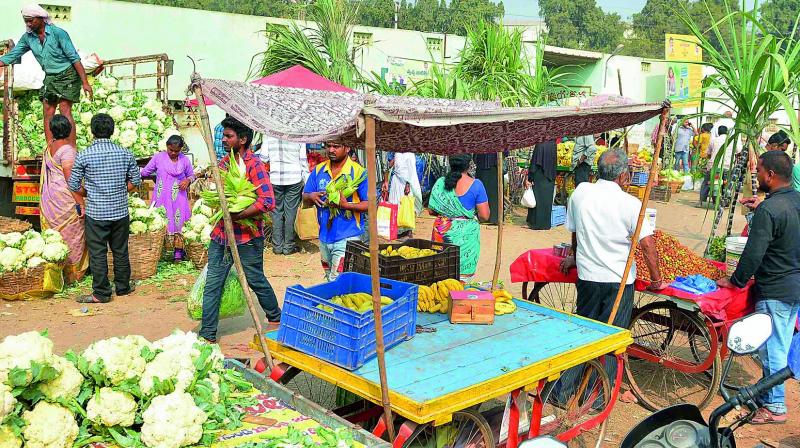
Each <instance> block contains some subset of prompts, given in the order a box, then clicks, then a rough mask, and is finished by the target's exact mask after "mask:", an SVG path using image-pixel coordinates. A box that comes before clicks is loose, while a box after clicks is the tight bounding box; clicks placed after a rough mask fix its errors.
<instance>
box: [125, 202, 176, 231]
mask: <svg viewBox="0 0 800 448" xmlns="http://www.w3.org/2000/svg"><path fill="white" fill-rule="evenodd" d="M128 213H129V214H130V218H131V227H130V234H131V235H138V234H140V233H147V232H158V231H159V230H162V229H163V228H164V227H166V226H167V212H166V210H164V207H153V206H152V205H150V206H148V205H147V203H146V202H145V201H144V200H143V199H142V198H140V197H139V196H136V195H131V196H129V197H128Z"/></svg>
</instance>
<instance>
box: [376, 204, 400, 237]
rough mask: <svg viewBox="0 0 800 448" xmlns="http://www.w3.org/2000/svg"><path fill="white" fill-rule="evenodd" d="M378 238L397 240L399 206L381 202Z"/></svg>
mask: <svg viewBox="0 0 800 448" xmlns="http://www.w3.org/2000/svg"><path fill="white" fill-rule="evenodd" d="M376 220H377V223H378V229H377V230H378V236H379V237H381V238H383V239H387V240H390V241H391V240H396V239H397V204H391V203H389V202H381V203H380V204H379V205H378V216H376Z"/></svg>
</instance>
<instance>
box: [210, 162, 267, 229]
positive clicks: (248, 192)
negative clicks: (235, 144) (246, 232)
mask: <svg viewBox="0 0 800 448" xmlns="http://www.w3.org/2000/svg"><path fill="white" fill-rule="evenodd" d="M220 174H221V175H222V183H223V189H224V190H225V199H226V200H227V202H228V211H229V212H230V213H238V212H241V211H243V210H246V209H247V208H248V207H250V206H251V205H253V204H254V203H255V202H256V199H258V195H257V194H256V188H257V187H256V186H255V185H253V184H252V183H251V182H250V181H249V180H248V179H247V172H246V170H245V171H241V170H240V169H239V165H238V164H237V163H236V159H234V157H233V150H231V154H230V159H228V170H227V171H225V170H220ZM200 197H201V198H202V199H203V202H204V203H205V205H206V206H208V207H210V208H212V209H214V210H217V211H216V213H214V214H213V215H211V218H209V222H210V225H211V226H212V227H213V226H215V225H216V224H217V221H219V220H220V219H222V209H221V205H220V202H219V195H218V193H217V192H216V191H214V190H206V191H201V192H200ZM236 222H238V223H239V224H241V225H243V226H246V227H250V228H252V229H255V228H256V223H255V221H254V220H253V219H252V218H246V219H240V220H238V221H236Z"/></svg>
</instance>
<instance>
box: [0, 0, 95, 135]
mask: <svg viewBox="0 0 800 448" xmlns="http://www.w3.org/2000/svg"><path fill="white" fill-rule="evenodd" d="M22 19H23V20H24V21H25V28H26V29H27V31H26V32H25V34H23V35H22V37H20V38H19V42H17V45H16V46H14V48H12V49H11V51H9V52H8V53H7V54H6V55H5V56H3V57H0V68H2V67H4V66H6V65H10V64H15V63H17V64H18V63H19V61H20V60H21V58H22V55H24V54H25V53H27V52H28V51H31V52H33V56H34V57H35V58H36V60H37V61H38V62H39V65H41V66H42V70H44V84H43V85H42V88H41V89H39V99H40V100H41V101H42V106H43V107H44V135H45V141H47V142H48V144H49V142H50V141H51V140H52V139H53V136H52V133H51V132H50V119H51V118H53V115H55V113H56V107H58V110H59V111H60V112H61V115H64V116H65V117H67V119H68V120H69V121H70V123H72V132H71V133H70V136H69V140H70V141H71V142H72V145H73V146H75V119H74V118H72V104H73V103H77V102H79V101H80V99H81V87H82V88H83V90H84V92H86V94H87V95H88V96H89V98H91V97H92V86H91V85H90V84H89V81H88V79H87V78H86V71H85V70H84V69H83V64H81V57H80V56H78V52H77V51H75V46H74V45H72V40H71V39H70V38H69V34H67V32H66V31H64V30H63V29H61V28H59V27H57V26H55V25H53V21H52V20H51V19H50V15H49V14H48V13H47V11H45V10H44V9H43V8H42V7H41V6H39V5H30V6H26V7H25V8H23V9H22Z"/></svg>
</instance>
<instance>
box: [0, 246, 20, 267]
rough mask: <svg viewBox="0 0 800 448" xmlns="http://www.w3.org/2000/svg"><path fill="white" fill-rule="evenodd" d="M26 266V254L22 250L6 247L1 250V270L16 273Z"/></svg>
mask: <svg viewBox="0 0 800 448" xmlns="http://www.w3.org/2000/svg"><path fill="white" fill-rule="evenodd" d="M24 265H25V254H23V253H22V251H21V250H19V249H16V248H13V247H5V248H3V249H2V250H0V270H3V271H7V272H10V271H16V270H17V269H19V268H21V267H22V266H24Z"/></svg>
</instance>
